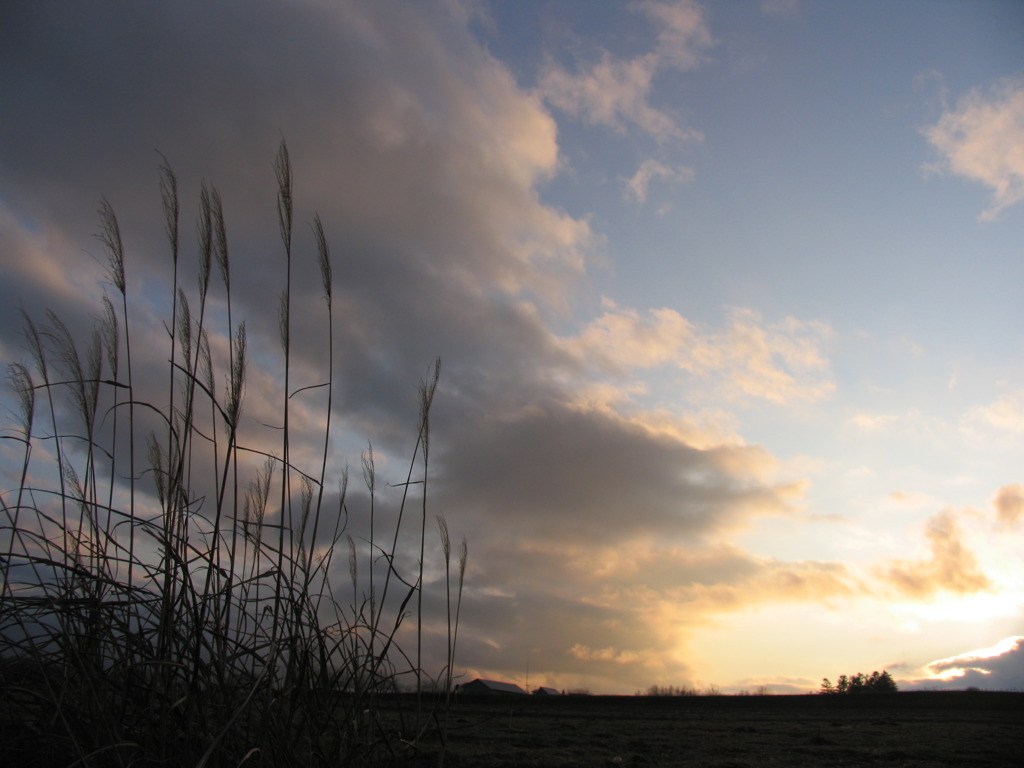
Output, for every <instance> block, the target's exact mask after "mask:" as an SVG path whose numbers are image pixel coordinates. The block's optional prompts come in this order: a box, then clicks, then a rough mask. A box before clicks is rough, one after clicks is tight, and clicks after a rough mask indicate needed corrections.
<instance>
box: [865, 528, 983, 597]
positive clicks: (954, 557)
mask: <svg viewBox="0 0 1024 768" xmlns="http://www.w3.org/2000/svg"><path fill="white" fill-rule="evenodd" d="M925 536H927V537H928V541H929V542H930V547H931V551H932V556H931V559H929V560H898V561H896V562H895V563H893V564H892V565H891V566H889V568H888V569H887V570H886V571H885V572H884V578H885V580H886V581H887V582H889V583H890V584H891V585H893V586H894V587H896V589H897V590H899V591H900V592H902V593H903V594H905V595H908V596H910V597H913V598H927V597H931V596H932V595H934V594H935V593H937V592H940V591H947V592H953V593H956V594H961V595H963V594H971V593H974V592H983V591H986V590H989V589H991V588H992V583H991V581H989V578H988V577H987V576H986V575H985V573H984V572H983V571H982V570H981V568H980V566H979V565H978V561H977V559H976V558H975V557H974V553H972V552H971V551H970V550H969V549H968V548H967V547H966V546H965V545H964V543H963V541H962V540H961V536H962V534H961V531H960V526H959V525H958V524H957V522H956V519H955V517H954V516H953V513H952V512H951V511H949V510H947V511H945V512H941V513H940V514H938V515H936V516H934V517H933V518H932V519H931V520H929V521H928V525H927V528H926V529H925Z"/></svg>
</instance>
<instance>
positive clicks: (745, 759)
mask: <svg viewBox="0 0 1024 768" xmlns="http://www.w3.org/2000/svg"><path fill="white" fill-rule="evenodd" d="M423 757H424V758H426V757H427V755H423ZM435 757H436V753H435ZM447 764H448V765H450V766H455V767H457V768H463V767H466V766H480V767H481V768H491V767H492V766H493V767H496V766H534V767H537V768H539V767H540V766H552V767H555V766H558V767H559V768H568V766H719V767H720V768H725V767H726V766H733V767H734V768H739V767H740V766H868V765H870V766H892V767H893V768H896V767H897V766H908V767H910V766H913V767H914V768H918V767H923V766H1010V765H1012V766H1022V765H1024V693H989V692H942V693H936V692H920V693H916V692H915V693H899V694H894V695H880V696H872V695H860V696H815V695H811V696H718V697H672V698H658V697H647V696H635V697H634V696H593V697H575V696H567V697H552V698H547V699H545V698H537V697H532V696H531V697H525V696H524V697H509V698H501V697H486V698H484V697H481V698H474V699H464V700H460V701H459V702H458V703H457V704H456V705H455V706H454V709H453V711H452V713H451V719H450V724H449V756H448V761H447Z"/></svg>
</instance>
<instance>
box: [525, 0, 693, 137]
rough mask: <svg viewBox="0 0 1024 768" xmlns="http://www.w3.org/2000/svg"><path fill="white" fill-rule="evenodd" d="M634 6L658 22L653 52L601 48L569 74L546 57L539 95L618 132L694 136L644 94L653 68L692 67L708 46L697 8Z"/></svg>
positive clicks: (648, 89)
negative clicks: (626, 55) (617, 53)
mask: <svg viewBox="0 0 1024 768" xmlns="http://www.w3.org/2000/svg"><path fill="white" fill-rule="evenodd" d="M634 7H635V8H637V9H639V10H641V11H643V12H644V13H645V14H646V15H648V16H649V17H650V18H651V19H652V20H653V21H654V22H655V23H656V24H657V25H658V40H657V43H656V44H655V46H654V48H653V50H651V51H649V52H648V53H645V54H643V55H640V56H636V57H634V58H631V59H618V58H615V57H614V56H612V54H610V53H609V52H607V51H603V52H602V53H601V55H600V57H599V58H598V60H597V61H596V62H593V63H591V64H589V65H581V66H580V67H579V68H578V69H577V70H576V71H575V72H570V71H569V70H567V69H565V68H564V67H562V66H561V65H559V64H556V63H554V62H553V61H552V62H550V63H549V64H548V65H547V67H546V68H545V69H544V71H543V72H542V73H541V76H540V82H539V86H538V90H539V93H540V95H541V96H542V97H543V98H544V99H545V100H546V101H547V102H548V103H549V104H551V105H552V106H554V107H556V108H557V109H560V110H562V111H564V112H567V113H569V114H571V115H575V116H577V117H580V118H582V119H584V120H587V121H588V122H590V123H593V124H595V125H603V126H606V127H609V128H613V129H615V130H618V131H623V130H625V128H626V126H629V125H632V126H635V127H637V128H639V129H641V130H643V131H645V132H647V133H649V134H651V135H652V136H654V137H656V138H658V139H662V140H663V139H681V140H699V139H700V138H701V135H700V133H699V132H697V131H695V130H693V129H690V128H686V127H684V126H682V125H680V124H679V123H678V121H677V120H676V119H675V118H674V117H673V116H672V115H670V114H669V113H667V112H665V111H663V110H660V109H658V108H656V107H654V106H652V105H651V103H650V96H651V86H652V81H653V78H654V76H655V74H657V72H658V71H659V70H663V69H689V68H691V67H694V66H696V65H697V64H698V63H699V62H700V60H701V52H702V51H703V49H704V48H706V47H707V46H708V45H710V44H711V35H710V33H709V32H708V30H707V27H706V26H705V23H704V18H703V14H702V12H701V10H700V7H699V6H698V5H697V4H695V3H692V2H689V0H680V1H679V2H674V3H658V2H640V3H637V4H636V5H635V6H634Z"/></svg>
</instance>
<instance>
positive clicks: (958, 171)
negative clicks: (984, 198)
mask: <svg viewBox="0 0 1024 768" xmlns="http://www.w3.org/2000/svg"><path fill="white" fill-rule="evenodd" d="M924 133H925V136H926V137H927V139H928V141H929V142H930V143H931V145H932V146H933V147H934V148H935V149H936V150H937V151H938V152H939V154H940V156H941V160H940V162H939V163H938V165H937V166H936V167H937V168H938V169H939V170H941V171H944V172H946V173H949V174H953V175H956V176H962V177H964V178H966V179H969V180H971V181H975V182H978V183H980V184H982V185H984V186H986V187H988V188H989V189H990V190H991V192H992V205H991V207H990V208H988V209H987V210H985V211H983V212H982V214H981V215H980V217H979V218H980V219H981V220H982V221H994V220H995V219H997V218H998V217H999V215H1000V214H1001V213H1002V212H1003V211H1005V210H1006V209H1007V208H1009V207H1011V206H1013V205H1016V204H1017V203H1019V202H1020V201H1021V200H1024V80H1021V79H1020V78H1017V79H1008V80H1003V81H1001V82H999V83H997V84H996V85H995V86H993V87H992V88H990V89H988V90H987V91H985V90H983V89H978V88H976V89H974V90H972V91H970V92H968V93H967V94H966V95H965V96H963V97H962V98H960V99H959V101H958V102H957V104H956V107H955V108H953V109H951V110H947V111H946V112H945V113H944V114H943V115H942V116H941V117H940V118H939V120H938V122H937V123H936V124H935V125H933V126H931V127H929V128H927V129H926V130H925V132H924Z"/></svg>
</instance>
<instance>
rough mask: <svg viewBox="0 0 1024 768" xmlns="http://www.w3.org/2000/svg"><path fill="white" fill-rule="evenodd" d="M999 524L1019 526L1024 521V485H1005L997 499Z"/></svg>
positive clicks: (1012, 526)
mask: <svg viewBox="0 0 1024 768" xmlns="http://www.w3.org/2000/svg"><path fill="white" fill-rule="evenodd" d="M995 508H996V514H997V516H998V521H999V525H1000V526H1001V527H1003V528H1017V527H1018V526H1019V525H1020V524H1021V522H1022V521H1024V485H1004V486H1003V487H1002V488H1000V489H999V492H998V493H997V494H996V499H995Z"/></svg>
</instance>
